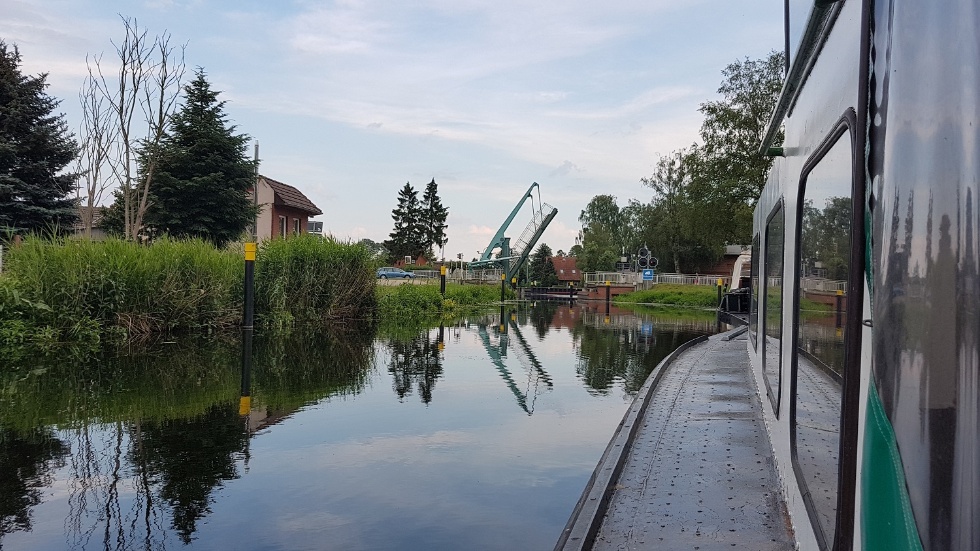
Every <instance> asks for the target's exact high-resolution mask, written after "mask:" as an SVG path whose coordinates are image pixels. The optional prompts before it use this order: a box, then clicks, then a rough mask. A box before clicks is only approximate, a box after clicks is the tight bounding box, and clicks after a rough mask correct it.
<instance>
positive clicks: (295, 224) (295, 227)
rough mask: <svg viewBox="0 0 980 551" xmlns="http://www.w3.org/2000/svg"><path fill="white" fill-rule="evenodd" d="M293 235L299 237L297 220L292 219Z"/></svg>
mask: <svg viewBox="0 0 980 551" xmlns="http://www.w3.org/2000/svg"><path fill="white" fill-rule="evenodd" d="M293 235H299V218H293Z"/></svg>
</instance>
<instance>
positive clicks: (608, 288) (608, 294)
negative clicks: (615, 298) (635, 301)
mask: <svg viewBox="0 0 980 551" xmlns="http://www.w3.org/2000/svg"><path fill="white" fill-rule="evenodd" d="M611 295H612V284H611V283H610V282H609V281H607V282H606V310H608V309H609V300H610V298H611Z"/></svg>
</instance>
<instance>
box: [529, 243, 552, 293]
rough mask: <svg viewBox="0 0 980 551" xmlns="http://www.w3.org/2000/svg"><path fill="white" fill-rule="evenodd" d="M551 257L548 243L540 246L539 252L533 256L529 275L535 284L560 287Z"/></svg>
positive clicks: (535, 252)
mask: <svg viewBox="0 0 980 551" xmlns="http://www.w3.org/2000/svg"><path fill="white" fill-rule="evenodd" d="M551 256H552V255H551V247H549V246H548V245H547V244H546V243H542V244H540V245H538V248H537V250H535V251H534V253H532V254H531V258H530V266H528V271H529V272H530V274H528V275H529V278H530V280H531V282H532V283H533V284H535V285H539V286H541V287H553V286H555V285H558V274H556V273H555V265H554V264H552V263H551Z"/></svg>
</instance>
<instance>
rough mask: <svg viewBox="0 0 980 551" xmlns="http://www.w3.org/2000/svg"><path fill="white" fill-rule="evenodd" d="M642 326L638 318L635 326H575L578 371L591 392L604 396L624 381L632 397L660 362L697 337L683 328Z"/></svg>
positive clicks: (641, 320) (583, 324)
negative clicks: (614, 385) (619, 382)
mask: <svg viewBox="0 0 980 551" xmlns="http://www.w3.org/2000/svg"><path fill="white" fill-rule="evenodd" d="M641 324H643V319H642V318H635V325H634V326H633V327H622V326H620V327H612V326H610V327H599V326H594V325H591V324H587V323H582V324H579V325H577V326H576V328H575V331H574V332H573V334H574V336H575V339H576V342H577V345H578V365H577V366H576V371H578V373H579V375H580V376H581V377H582V380H583V381H584V382H585V384H586V385H587V386H588V387H589V388H590V389H592V390H594V391H597V392H599V393H603V394H605V393H608V392H609V390H610V389H611V388H612V386H613V384H614V383H615V382H616V380H622V381H623V385H624V387H625V390H626V392H627V393H629V394H633V393H635V392H636V391H637V390H639V389H640V387H641V386H643V382H644V381H646V378H647V376H649V375H650V372H651V371H653V369H654V368H655V367H657V364H659V363H660V361H661V360H663V359H664V358H665V357H667V355H668V354H670V352H671V351H673V350H674V349H675V348H677V347H678V346H680V345H681V344H683V343H685V342H687V341H689V340H691V339H693V338H695V337H696V336H697V333H695V332H692V331H687V330H684V329H680V328H669V327H664V326H652V324H651V325H650V326H644V325H641Z"/></svg>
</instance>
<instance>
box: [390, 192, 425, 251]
mask: <svg viewBox="0 0 980 551" xmlns="http://www.w3.org/2000/svg"><path fill="white" fill-rule="evenodd" d="M391 218H392V219H393V220H394V222H395V227H394V229H393V230H392V232H391V233H390V234H388V235H389V237H391V239H389V240H388V241H385V246H386V247H387V248H388V250H389V251H391V256H392V257H394V258H395V259H398V258H401V257H404V256H411V257H412V258H416V257H418V256H419V255H420V254H422V253H423V252H425V249H426V245H425V226H424V224H423V222H422V209H421V205H420V204H419V194H418V192H417V191H415V188H413V187H412V185H411V184H410V183H408V182H405V185H404V186H403V187H402V189H401V190H400V191H399V192H398V206H397V207H395V208H394V210H392V211H391Z"/></svg>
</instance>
